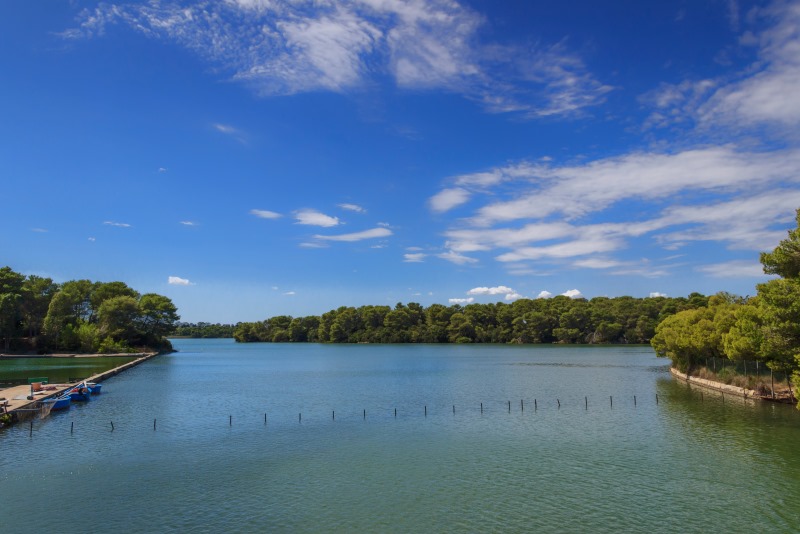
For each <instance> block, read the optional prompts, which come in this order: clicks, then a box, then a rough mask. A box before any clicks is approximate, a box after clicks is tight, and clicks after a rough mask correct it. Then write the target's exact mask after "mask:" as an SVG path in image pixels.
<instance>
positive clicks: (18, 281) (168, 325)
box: [0, 267, 180, 353]
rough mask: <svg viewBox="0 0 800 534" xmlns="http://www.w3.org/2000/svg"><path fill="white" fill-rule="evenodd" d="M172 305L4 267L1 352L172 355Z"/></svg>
mask: <svg viewBox="0 0 800 534" xmlns="http://www.w3.org/2000/svg"><path fill="white" fill-rule="evenodd" d="M177 312H178V310H177V308H176V307H175V305H174V304H173V303H172V301H171V300H170V299H169V298H167V297H165V296H163V295H158V294H156V293H146V294H144V295H142V294H139V293H138V292H137V291H135V290H134V289H132V288H130V287H128V285H126V284H125V283H123V282H92V281H90V280H71V281H68V282H64V283H63V284H57V283H55V282H53V280H52V279H50V278H44V277H40V276H36V275H29V276H25V275H23V274H20V273H17V272H15V271H14V270H12V269H11V267H3V268H0V339H2V345H1V346H2V350H3V352H6V353H9V352H16V353H47V352H57V351H69V352H80V353H120V352H136V351H140V350H159V351H168V350H171V348H172V347H171V345H170V342H169V340H168V339H167V338H166V336H168V335H169V334H171V333H172V331H173V329H174V326H175V323H176V322H177V321H178V319H180V317H179V316H178V313H177Z"/></svg>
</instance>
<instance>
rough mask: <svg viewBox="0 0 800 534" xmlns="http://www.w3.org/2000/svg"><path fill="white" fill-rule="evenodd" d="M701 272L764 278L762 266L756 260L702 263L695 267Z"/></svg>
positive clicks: (721, 276) (712, 274) (732, 276)
mask: <svg viewBox="0 0 800 534" xmlns="http://www.w3.org/2000/svg"><path fill="white" fill-rule="evenodd" d="M697 270H698V271H700V272H701V273H704V274H707V275H709V276H713V277H714V278H764V277H765V276H767V275H765V274H764V267H763V265H761V264H760V263H758V262H757V261H747V260H734V261H728V262H724V263H714V264H711V265H703V266H701V267H698V268H697Z"/></svg>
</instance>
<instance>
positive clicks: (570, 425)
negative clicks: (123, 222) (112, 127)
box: [0, 339, 800, 533]
mask: <svg viewBox="0 0 800 534" xmlns="http://www.w3.org/2000/svg"><path fill="white" fill-rule="evenodd" d="M173 344H174V345H175V347H176V348H177V349H178V350H179V351H180V352H177V353H174V354H169V355H163V356H159V357H157V358H154V359H153V360H151V361H149V362H146V363H144V364H142V365H139V366H137V367H135V368H133V369H131V370H129V371H126V372H125V373H122V374H121V375H118V376H116V377H113V378H111V379H109V380H107V381H106V382H105V383H104V386H103V393H102V394H101V395H100V396H99V397H97V398H95V399H93V400H92V401H91V402H89V403H86V404H85V405H73V407H72V408H71V409H70V410H69V411H68V412H62V413H54V414H52V415H51V416H50V417H49V418H47V419H45V420H41V421H35V422H34V424H33V431H32V432H31V429H30V427H29V425H28V424H27V423H26V424H21V425H17V426H15V427H12V428H10V429H7V430H4V431H0V446H1V447H2V450H3V454H2V455H1V456H0V498H2V510H4V513H3V517H2V521H1V522H0V530H2V531H3V532H4V533H16V532H20V533H22V532H30V531H33V530H37V529H44V528H48V529H53V528H58V529H62V528H71V529H81V530H92V531H99V532H108V531H118V532H126V533H130V532H220V531H225V532H531V531H539V532H620V531H622V532H650V533H653V532H705V531H712V530H713V531H722V532H753V531H759V532H797V531H798V530H800V506H798V503H800V454H799V453H798V450H800V449H798V445H800V412H798V411H797V410H795V409H794V408H792V407H789V406H782V405H775V404H770V403H764V402H755V401H752V400H751V401H744V400H742V399H738V398H732V397H730V396H727V395H726V396H725V398H724V400H723V399H722V397H721V396H720V395H718V394H714V393H712V392H708V391H704V392H703V393H704V394H703V395H702V397H701V391H702V390H700V389H697V388H690V387H689V386H687V385H686V384H684V383H680V382H677V381H675V380H673V379H672V377H671V376H670V374H669V371H668V361H667V360H664V359H659V358H656V357H655V355H654V353H653V351H652V349H650V348H649V347H644V346H634V347H619V346H613V347H612V346H608V347H587V346H541V345H534V346H494V345H473V346H466V345H458V346H455V345H315V344H235V343H233V342H232V341H231V340H189V339H176V340H173ZM395 410H396V412H395ZM265 417H266V421H265ZM112 422H113V425H114V427H113V430H112V426H111V423H112ZM154 426H155V429H154Z"/></svg>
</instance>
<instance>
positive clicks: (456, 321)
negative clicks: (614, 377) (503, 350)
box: [234, 293, 708, 343]
mask: <svg viewBox="0 0 800 534" xmlns="http://www.w3.org/2000/svg"><path fill="white" fill-rule="evenodd" d="M707 304H708V297H705V296H703V295H701V294H699V293H692V294H691V295H689V297H688V298H684V297H678V298H667V297H653V298H644V299H637V298H633V297H615V298H607V297H596V298H593V299H591V300H586V299H582V298H581V299H572V298H569V297H565V296H557V297H554V298H551V299H535V300H531V299H520V300H517V301H515V302H513V303H511V304H506V303H502V302H498V303H492V304H468V305H466V306H461V305H458V304H456V305H452V306H444V305H442V304H432V305H430V306H428V307H427V308H425V307H423V306H421V305H420V304H417V303H414V302H411V303H409V304H402V303H398V304H397V305H395V306H394V307H393V308H392V307H390V306H361V307H358V308H354V307H347V306H343V307H340V308H338V309H336V310H331V311H328V312H326V313H324V314H322V315H321V316H307V317H297V318H293V317H290V316H286V315H281V316H277V317H272V318H270V319H266V320H264V321H260V322H252V323H239V324H238V325H236V329H235V331H234V338H235V339H236V341H238V342H250V341H267V342H317V343H648V342H649V341H650V339H651V338H652V336H653V335H654V333H655V329H656V326H657V325H658V324H659V323H660V322H661V321H662V320H664V319H665V318H666V317H669V316H671V315H673V314H675V313H677V312H679V311H683V310H693V309H697V308H702V307H705V306H706V305H707Z"/></svg>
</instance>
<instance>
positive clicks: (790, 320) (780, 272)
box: [652, 209, 800, 388]
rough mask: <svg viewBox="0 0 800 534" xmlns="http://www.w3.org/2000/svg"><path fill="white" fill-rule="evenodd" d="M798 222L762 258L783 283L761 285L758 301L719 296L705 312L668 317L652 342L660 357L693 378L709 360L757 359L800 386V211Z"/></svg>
mask: <svg viewBox="0 0 800 534" xmlns="http://www.w3.org/2000/svg"><path fill="white" fill-rule="evenodd" d="M796 220H797V228H795V229H793V230H790V231H789V233H788V234H789V235H788V237H787V238H786V239H784V240H783V241H781V242H780V243H779V244H778V246H777V247H776V248H775V249H774V250H773V251H772V252H765V253H762V254H761V257H760V259H761V264H762V265H763V267H764V272H765V273H766V274H774V275H777V276H778V277H779V278H775V279H772V280H769V281H767V282H764V283H762V284H758V285H757V286H756V290H757V294H756V296H755V297H752V298H747V299H743V298H738V297H733V296H731V295H726V294H720V295H715V296H714V297H711V299H709V302H708V305H707V306H705V307H700V308H697V309H694V310H684V311H682V312H680V313H676V314H675V315H673V316H671V317H668V318H666V319H665V320H664V321H663V322H661V323H660V324H659V325H658V327H657V328H656V335H655V336H654V337H653V339H652V345H653V348H654V349H655V350H656V353H657V354H659V355H661V356H667V357H669V358H670V359H672V362H673V365H674V366H675V367H676V368H678V369H679V370H681V371H684V372H687V373H691V372H692V371H693V370H694V369H696V368H697V367H699V366H700V364H701V362H703V360H704V358H705V357H707V356H714V357H717V358H728V359H730V360H732V361H737V362H738V361H742V360H750V361H753V360H755V361H758V362H761V363H763V364H765V365H766V366H767V367H769V368H770V369H773V370H775V371H780V372H783V373H787V374H788V373H793V376H794V379H793V381H794V384H795V388H797V387H800V372H799V370H800V209H798V210H797V214H796Z"/></svg>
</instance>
